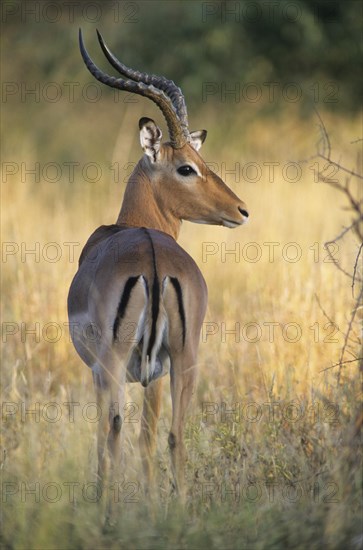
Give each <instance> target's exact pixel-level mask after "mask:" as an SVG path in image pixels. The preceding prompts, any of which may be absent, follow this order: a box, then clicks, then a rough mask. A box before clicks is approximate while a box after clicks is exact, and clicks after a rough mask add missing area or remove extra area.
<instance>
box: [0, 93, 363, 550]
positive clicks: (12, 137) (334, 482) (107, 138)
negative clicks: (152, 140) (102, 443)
mask: <svg viewBox="0 0 363 550" xmlns="http://www.w3.org/2000/svg"><path fill="white" fill-rule="evenodd" d="M35 107H36V106H35ZM35 107H34V109H35ZM67 107H68V113H67V116H69V117H72V128H77V131H76V132H75V135H74V136H73V138H72V140H71V141H70V142H69V141H68V143H67V144H66V143H65V142H64V141H63V140H65V139H66V138H67V136H69V135H70V131H69V130H68V129H67V128H66V123H65V122H64V121H63V119H62V117H63V115H64V114H65V113H66V110H65V109H66V106H62V104H59V105H58V106H57V109H58V111H57V113H58V115H59V119H60V120H62V122H61V123H60V130H59V132H55V134H54V135H52V139H50V140H49V141H48V142H47V141H46V140H45V141H44V143H42V144H34V143H32V141H31V131H30V129H29V131H28V132H26V131H25V132H24V133H23V135H22V139H21V141H19V142H18V141H17V139H18V138H19V134H16V133H15V131H12V130H11V128H10V129H9V136H8V138H9V139H8V149H7V150H6V152H5V153H6V154H5V159H6V160H8V161H9V162H10V161H11V162H14V163H15V166H13V165H11V164H10V165H7V166H6V170H7V172H5V174H3V185H2V201H3V204H6V207H5V208H3V219H2V224H3V225H2V237H3V251H2V261H3V269H2V295H3V296H4V300H3V302H2V320H3V325H2V327H3V340H2V342H3V351H2V391H3V409H2V428H3V439H2V455H1V456H2V463H1V474H2V490H3V496H2V541H1V542H2V546H3V547H4V548H14V549H15V548H16V549H18V548H19V549H20V548H23V549H25V548H26V549H29V548H42V549H50V548H54V549H55V548H63V549H65V548H127V549H128V550H129V549H133V548H135V549H139V548H165V549H167V548H198V549H199V548H209V549H211V548H231V549H235V548H257V549H258V548H280V547H288V548H307V547H309V548H343V547H344V548H361V547H362V540H363V539H362V534H361V527H362V526H361V513H362V506H361V497H362V493H361V481H362V480H361V459H362V450H361V447H360V441H359V433H358V432H357V426H358V424H357V418H358V416H359V412H360V410H361V402H362V401H361V400H362V394H361V378H360V374H359V372H358V363H357V362H351V363H347V364H345V365H344V366H343V367H342V369H341V378H340V384H337V373H338V368H337V367H336V368H329V367H331V366H332V365H334V364H335V363H336V362H337V361H338V360H339V356H340V351H341V348H342V345H343V342H344V334H345V332H346V330H347V324H348V321H349V318H350V313H351V310H352V307H353V306H354V301H355V300H354V299H353V297H352V289H351V286H350V281H349V279H348V278H347V277H346V276H345V275H344V274H343V273H342V272H341V271H339V270H338V269H337V268H336V266H335V265H334V264H333V263H332V262H330V261H329V257H328V254H327V250H326V249H325V248H324V243H325V242H326V241H329V240H331V239H332V238H334V237H335V236H336V235H338V234H339V233H340V232H341V231H342V228H343V226H348V225H349V223H350V220H351V218H350V214H349V212H347V211H346V210H344V206H346V204H345V203H344V200H343V199H342V197H341V196H340V195H339V193H338V192H337V191H335V190H334V189H332V188H331V187H329V186H328V185H326V184H324V183H322V182H321V181H318V178H317V175H316V170H317V165H316V162H317V160H316V159H312V160H310V161H309V162H307V163H305V164H304V163H301V164H299V165H298V168H296V165H295V164H293V163H295V162H296V161H300V160H302V159H306V158H309V157H310V156H311V155H313V154H314V153H315V152H316V149H315V144H316V142H317V141H318V138H319V132H318V129H317V124H316V122H317V121H316V119H314V118H307V119H302V118H299V117H298V116H297V114H296V113H294V112H293V110H292V109H290V110H288V109H286V110H285V111H281V112H280V113H277V114H276V117H274V118H272V117H271V118H270V119H260V118H258V117H256V119H253V117H252V116H251V115H248V114H245V115H243V116H242V115H240V113H239V112H238V113H237V112H236V111H235V112H231V113H230V114H229V115H227V113H226V118H225V119H224V118H223V119H222V120H218V119H217V118H216V116H215V114H214V113H213V112H209V111H208V109H207V107H206V108H205V109H204V111H201V112H199V114H196V116H194V117H193V122H195V125H193V128H194V126H195V127H198V126H201V127H203V126H205V124H206V123H205V121H206V120H208V121H209V124H208V129H209V131H210V139H209V140H207V142H206V145H205V147H204V150H203V156H204V158H205V159H206V160H207V161H210V162H213V163H214V168H215V170H216V171H218V172H219V174H220V175H222V177H223V178H224V179H225V180H226V181H227V183H229V184H230V186H231V187H232V188H233V189H234V190H235V191H236V192H237V193H238V194H239V196H240V197H241V198H242V199H243V200H244V201H245V202H246V204H247V205H248V207H249V210H250V212H251V218H250V221H249V223H248V224H247V226H245V227H243V228H240V229H236V230H233V231H232V230H228V229H225V228H219V227H217V228H211V227H206V226H196V225H193V226H192V225H191V224H187V223H185V224H184V226H183V229H182V234H181V238H180V243H181V245H182V246H183V247H185V248H186V250H187V251H188V252H189V253H190V254H191V255H192V256H193V257H194V258H195V259H196V261H197V263H198V265H199V266H200V268H201V270H202V272H203V274H204V276H205V278H206V281H207V284H208V287H209V308H208V313H207V317H206V320H205V324H204V326H203V331H202V337H201V345H200V352H199V367H200V371H199V380H198V387H197V391H196V395H195V398H194V400H193V405H192V407H191V410H190V417H189V420H188V425H187V430H186V434H185V435H186V441H187V447H188V453H189V460H188V463H187V468H186V478H187V483H188V501H187V506H186V507H185V508H184V509H180V508H179V506H178V503H177V501H176V500H175V496H174V494H173V492H172V490H171V472H170V464H169V453H168V447H167V435H168V427H169V424H170V412H171V406H170V396H169V391H168V380H165V381H164V389H165V392H164V402H163V411H162V417H161V420H160V423H159V438H158V449H157V470H158V479H159V489H160V499H159V502H158V503H157V505H156V507H155V509H153V511H152V513H151V511H150V509H148V507H147V504H146V502H145V499H144V497H143V490H142V479H141V467H140V461H139V455H138V448H137V436H138V430H139V420H140V405H141V398H142V392H141V387H138V386H136V385H135V386H132V387H130V388H129V389H128V399H127V402H128V405H127V411H126V420H125V481H124V484H123V486H122V487H121V488H120V491H119V493H118V494H117V495H116V497H117V498H118V500H119V501H120V505H119V508H120V520H119V523H118V525H117V526H116V528H115V530H114V531H113V532H109V533H104V532H103V531H102V518H101V513H100V507H99V505H98V504H97V503H96V502H95V500H96V497H95V493H94V488H95V487H94V482H95V468H96V456H95V451H96V448H95V433H96V425H97V418H96V416H97V411H96V409H95V407H94V404H93V403H94V394H93V388H92V377H91V373H90V372H89V370H88V369H87V368H86V367H85V366H84V365H83V364H82V363H81V360H80V359H79V358H78V356H77V355H76V352H75V350H74V349H73V347H72V344H71V343H70V337H69V331H68V328H67V315H66V298H67V292H68V288H69V285H70V282H71V280H72V277H73V275H74V273H75V271H76V269H77V261H78V257H79V254H80V251H81V248H82V246H83V244H84V242H85V240H86V239H87V237H88V235H89V234H90V233H91V232H92V231H93V230H94V228H96V227H97V226H98V225H101V224H103V223H106V224H107V223H114V221H115V219H116V216H117V213H118V209H119V204H121V199H122V192H123V189H124V183H123V182H124V179H125V177H126V175H127V173H129V172H130V166H129V165H127V163H133V162H136V161H137V160H138V157H139V155H140V152H139V148H138V145H137V130H136V128H137V119H138V117H139V116H141V115H143V114H146V113H149V114H150V113H153V112H154V111H153V109H152V108H150V107H149V106H148V108H147V109H146V110H145V109H144V110H143V109H142V107H145V106H144V104H141V102H139V103H136V104H134V105H130V106H128V108H127V109H126V107H125V105H123V109H122V113H123V114H122V117H123V119H122V121H121V123H122V124H121V129H119V128H118V126H119V125H120V121H115V120H114V118H115V117H114V109H115V105H114V104H112V102H111V100H110V99H109V98H108V100H105V104H103V103H102V102H100V104H99V105H98V106H97V116H96V117H95V115H94V113H93V111H92V113H91V112H90V111H91V109H90V106H89V105H83V104H80V105H78V112H76V108H75V107H74V109H73V110H72V106H71V108H69V105H68V106H67ZM237 115H238V116H237ZM12 116H14V117H16V116H18V115H17V114H13V115H12ZM238 117H239V118H238ZM155 118H156V119H157V120H160V116H159V115H158V114H157V111H156V110H155ZM96 119H97V122H96V124H97V132H96V131H95V130H94V123H95V120H96ZM324 120H325V123H326V126H327V128H328V131H329V133H330V138H331V141H332V147H333V154H335V155H336V158H337V159H340V160H341V162H342V163H343V164H344V165H345V166H348V167H349V168H353V167H355V166H356V152H357V150H358V145H354V144H351V142H352V141H354V140H356V139H357V138H359V137H360V135H359V132H360V127H359V121H358V120H354V119H349V118H348V117H347V118H343V117H342V116H339V117H338V116H333V115H328V114H325V115H324ZM41 124H46V122H45V120H43V119H42V122H41ZM241 128H242V129H241ZM85 136H87V139H86V138H85ZM125 136H126V137H125ZM53 138H54V139H53ZM72 146H73V147H74V148H75V153H74V155H73V156H67V155H68V154H69V151H70V149H71V147H72ZM69 158H71V159H72V160H73V159H76V160H77V161H78V162H79V165H78V166H76V168H75V176H74V181H73V182H72V181H70V180H71V179H72V178H70V177H69V166H68V167H67V165H66V164H65V163H66V162H67V159H69ZM38 159H40V160H39V163H40V164H39V167H36V166H35V170H36V173H37V174H38V175H39V178H37V175H36V176H34V175H31V174H29V173H27V172H26V170H27V169H30V167H32V168H34V163H35V162H36V161H37V160H38ZM50 159H52V160H50ZM90 162H96V163H98V165H97V167H94V166H89V167H88V168H87V167H86V164H87V163H90ZM21 163H23V164H24V166H22V165H21ZM52 163H55V165H54V164H53V165H51V164H52ZM111 163H112V164H111ZM272 163H273V164H272ZM110 164H111V167H110ZM319 167H320V169H322V168H323V163H322V161H319ZM59 168H60V172H59V174H58V173H57V170H59ZM86 168H87V170H89V171H88V172H87V170H86ZM84 170H86V171H84ZM97 170H98V171H99V170H102V174H101V176H100V177H99V178H98V176H99V172H98V171H97ZM12 172H13V173H12ZM57 174H58V175H57ZM58 176H59V177H58ZM335 177H337V178H338V179H340V180H341V181H342V180H343V179H344V177H345V176H344V174H342V173H341V172H339V173H337V174H336V175H335ZM57 178H58V179H57ZM96 178H98V179H96ZM36 179H39V181H35V180H36ZM92 179H93V180H94V181H91V180H92ZM357 250H358V243H357V241H355V240H354V238H353V237H352V236H350V235H348V236H347V238H345V239H342V240H341V241H339V246H337V247H333V248H332V249H331V251H332V253H333V254H334V257H335V258H336V260H337V261H338V262H339V264H340V265H341V266H342V267H343V268H344V269H346V270H348V271H351V270H352V267H353V265H354V260H355V257H356V254H357ZM319 304H320V305H319ZM323 310H324V311H323ZM324 312H325V313H324ZM328 317H329V318H330V320H329V318H328ZM331 321H333V323H334V324H333V323H332V322H331ZM353 334H354V336H355V338H356V342H357V344H356V347H355V348H354V346H353V347H351V348H350V349H348V350H347V353H346V355H345V357H344V359H345V360H346V361H348V360H351V359H354V357H355V356H357V354H358V353H359V349H358V346H359V332H358V329H357V328H356V327H354V332H353ZM354 354H355V355H354ZM325 369H328V370H325ZM115 494H116V493H115ZM116 497H115V498H116Z"/></svg>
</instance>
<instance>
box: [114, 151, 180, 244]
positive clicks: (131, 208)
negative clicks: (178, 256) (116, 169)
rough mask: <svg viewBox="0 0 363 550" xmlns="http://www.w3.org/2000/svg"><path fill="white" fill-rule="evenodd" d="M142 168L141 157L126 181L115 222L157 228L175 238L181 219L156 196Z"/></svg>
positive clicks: (153, 187) (177, 234)
mask: <svg viewBox="0 0 363 550" xmlns="http://www.w3.org/2000/svg"><path fill="white" fill-rule="evenodd" d="M144 168H145V166H144V161H143V159H141V161H140V162H139V163H138V165H137V166H136V168H135V170H134V171H133V173H132V174H131V176H130V179H129V181H128V183H127V186H126V190H125V195H124V199H123V202H122V206H121V211H120V214H119V216H118V218H117V222H116V224H117V225H127V226H130V227H148V228H150V229H157V230H159V231H163V232H164V233H167V234H168V235H171V237H173V238H174V239H175V240H176V239H177V238H178V236H179V231H180V226H181V220H179V219H178V218H176V217H175V216H174V215H173V214H172V212H171V211H170V208H168V207H167V206H166V204H165V203H164V202H163V200H162V197H158V196H156V191H155V186H154V185H153V183H152V182H151V181H150V178H149V177H148V175H147V174H146V172H145V169H144Z"/></svg>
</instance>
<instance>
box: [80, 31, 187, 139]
mask: <svg viewBox="0 0 363 550" xmlns="http://www.w3.org/2000/svg"><path fill="white" fill-rule="evenodd" d="M97 33H98V40H99V42H100V45H101V47H102V50H103V52H104V53H105V55H106V57H107V59H108V60H109V61H110V63H111V65H113V67H114V68H115V69H117V70H118V71H119V72H120V73H121V74H122V75H123V76H126V77H127V78H128V80H124V79H123V78H115V77H114V76H110V75H108V74H106V73H104V72H103V71H101V69H99V68H98V67H97V66H96V65H95V63H94V62H93V61H92V59H91V58H90V56H89V54H88V52H87V50H86V48H85V46H84V43H83V39H82V31H81V29H79V48H80V50H81V54H82V57H83V61H84V62H85V64H86V67H87V69H88V70H89V71H90V73H91V74H92V75H93V76H94V77H95V78H96V79H97V80H98V81H99V82H102V83H103V84H107V86H110V87H112V88H117V89H119V90H125V91H128V92H131V93H134V94H139V95H142V96H144V97H148V98H149V99H151V100H152V101H154V103H156V105H157V106H158V107H159V109H160V110H161V112H162V113H163V115H164V117H165V120H166V122H167V125H168V130H169V136H170V141H171V144H172V146H173V147H174V148H175V149H179V148H180V147H183V145H185V143H186V142H187V141H189V139H190V136H189V130H188V118H187V111H186V106H185V101H184V97H183V94H182V92H181V90H180V88H178V87H177V86H176V85H175V84H174V82H172V81H171V80H167V79H166V78H164V77H158V76H155V75H148V74H146V73H141V72H139V71H134V70H133V69H129V68H128V67H126V66H125V65H123V64H122V63H121V62H120V61H118V59H116V57H115V56H114V55H113V54H112V53H111V52H110V50H109V49H108V48H107V46H106V45H105V43H104V41H103V38H102V36H101V35H100V33H99V32H98V31H97ZM129 79H132V80H129Z"/></svg>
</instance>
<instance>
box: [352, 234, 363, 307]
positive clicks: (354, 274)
mask: <svg viewBox="0 0 363 550" xmlns="http://www.w3.org/2000/svg"><path fill="white" fill-rule="evenodd" d="M362 248H363V243H361V244H360V247H359V250H358V254H357V256H356V258H355V263H354V269H353V281H352V296H353V297H354V284H355V278H356V273H357V267H358V260H359V256H360V253H361V252H362ZM358 280H359V282H361V281H362V279H358Z"/></svg>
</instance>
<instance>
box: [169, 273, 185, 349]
mask: <svg viewBox="0 0 363 550" xmlns="http://www.w3.org/2000/svg"><path fill="white" fill-rule="evenodd" d="M170 281H171V284H172V285H173V287H174V290H175V293H176V297H177V300H178V309H179V316H180V320H181V324H182V327H183V346H184V344H185V334H186V322H185V310H184V304H183V291H182V288H181V286H180V283H179V281H178V279H177V278H176V277H170Z"/></svg>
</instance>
